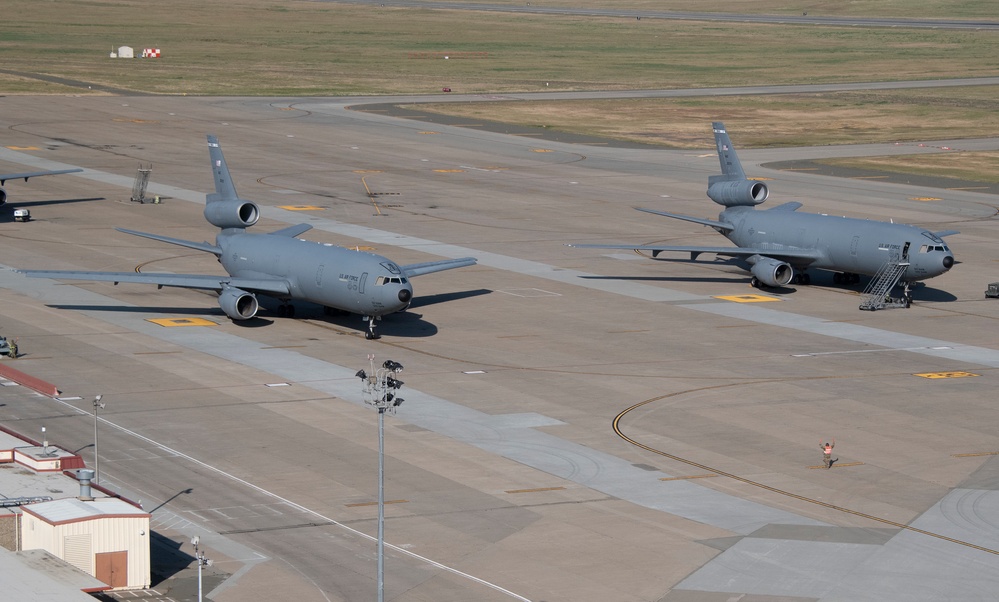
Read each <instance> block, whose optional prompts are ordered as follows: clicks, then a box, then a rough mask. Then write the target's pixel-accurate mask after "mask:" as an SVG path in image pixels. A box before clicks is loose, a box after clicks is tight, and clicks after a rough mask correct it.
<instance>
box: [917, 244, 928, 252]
mask: <svg viewBox="0 0 999 602" xmlns="http://www.w3.org/2000/svg"><path fill="white" fill-rule="evenodd" d="M929 250H930V247H929V246H928V245H919V252H920V253H926V252H927V251H929Z"/></svg>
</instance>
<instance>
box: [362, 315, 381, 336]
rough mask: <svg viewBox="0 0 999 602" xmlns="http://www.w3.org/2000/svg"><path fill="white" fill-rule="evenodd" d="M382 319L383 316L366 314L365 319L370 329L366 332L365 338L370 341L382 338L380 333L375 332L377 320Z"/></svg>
mask: <svg viewBox="0 0 999 602" xmlns="http://www.w3.org/2000/svg"><path fill="white" fill-rule="evenodd" d="M381 319H382V317H381V316H364V321H365V322H367V323H368V331H367V332H365V333H364V338H366V339H367V340H369V341H371V340H374V339H380V338H382V337H381V335H380V334H376V333H375V326H376V323H375V322H376V320H381Z"/></svg>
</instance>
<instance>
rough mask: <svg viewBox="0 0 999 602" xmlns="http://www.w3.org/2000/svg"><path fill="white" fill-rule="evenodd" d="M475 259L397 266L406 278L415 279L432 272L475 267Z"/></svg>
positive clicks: (467, 258)
mask: <svg viewBox="0 0 999 602" xmlns="http://www.w3.org/2000/svg"><path fill="white" fill-rule="evenodd" d="M475 261H476V259H475V258H474V257H462V258H461V259H445V260H444V261H428V262H426V263H412V264H410V265H403V266H399V269H401V270H402V273H403V274H405V275H406V277H407V278H415V277H417V276H423V275H424V274H433V273H434V272H443V271H444V270H453V269H454V268H463V267H465V266H470V265H475Z"/></svg>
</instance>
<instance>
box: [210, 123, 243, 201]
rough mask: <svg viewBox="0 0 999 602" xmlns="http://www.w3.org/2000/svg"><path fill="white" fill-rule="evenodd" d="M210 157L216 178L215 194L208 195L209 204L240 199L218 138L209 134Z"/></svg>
mask: <svg viewBox="0 0 999 602" xmlns="http://www.w3.org/2000/svg"><path fill="white" fill-rule="evenodd" d="M208 155H209V156H210V157H211V160H212V174H213V175H214V177H215V194H210V195H208V202H212V201H230V200H233V199H238V198H239V195H237V194H236V186H234V185H233V183H232V178H230V177H229V166H228V165H226V164H225V157H224V156H223V155H222V147H221V146H219V139H218V136H215V135H213V134H208Z"/></svg>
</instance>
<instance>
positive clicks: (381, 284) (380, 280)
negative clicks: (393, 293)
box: [375, 276, 385, 286]
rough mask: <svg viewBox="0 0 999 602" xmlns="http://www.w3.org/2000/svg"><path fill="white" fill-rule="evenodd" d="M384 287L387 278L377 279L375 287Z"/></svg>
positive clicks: (380, 277)
mask: <svg viewBox="0 0 999 602" xmlns="http://www.w3.org/2000/svg"><path fill="white" fill-rule="evenodd" d="M384 285H385V276H379V277H378V278H375V286H384Z"/></svg>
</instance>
